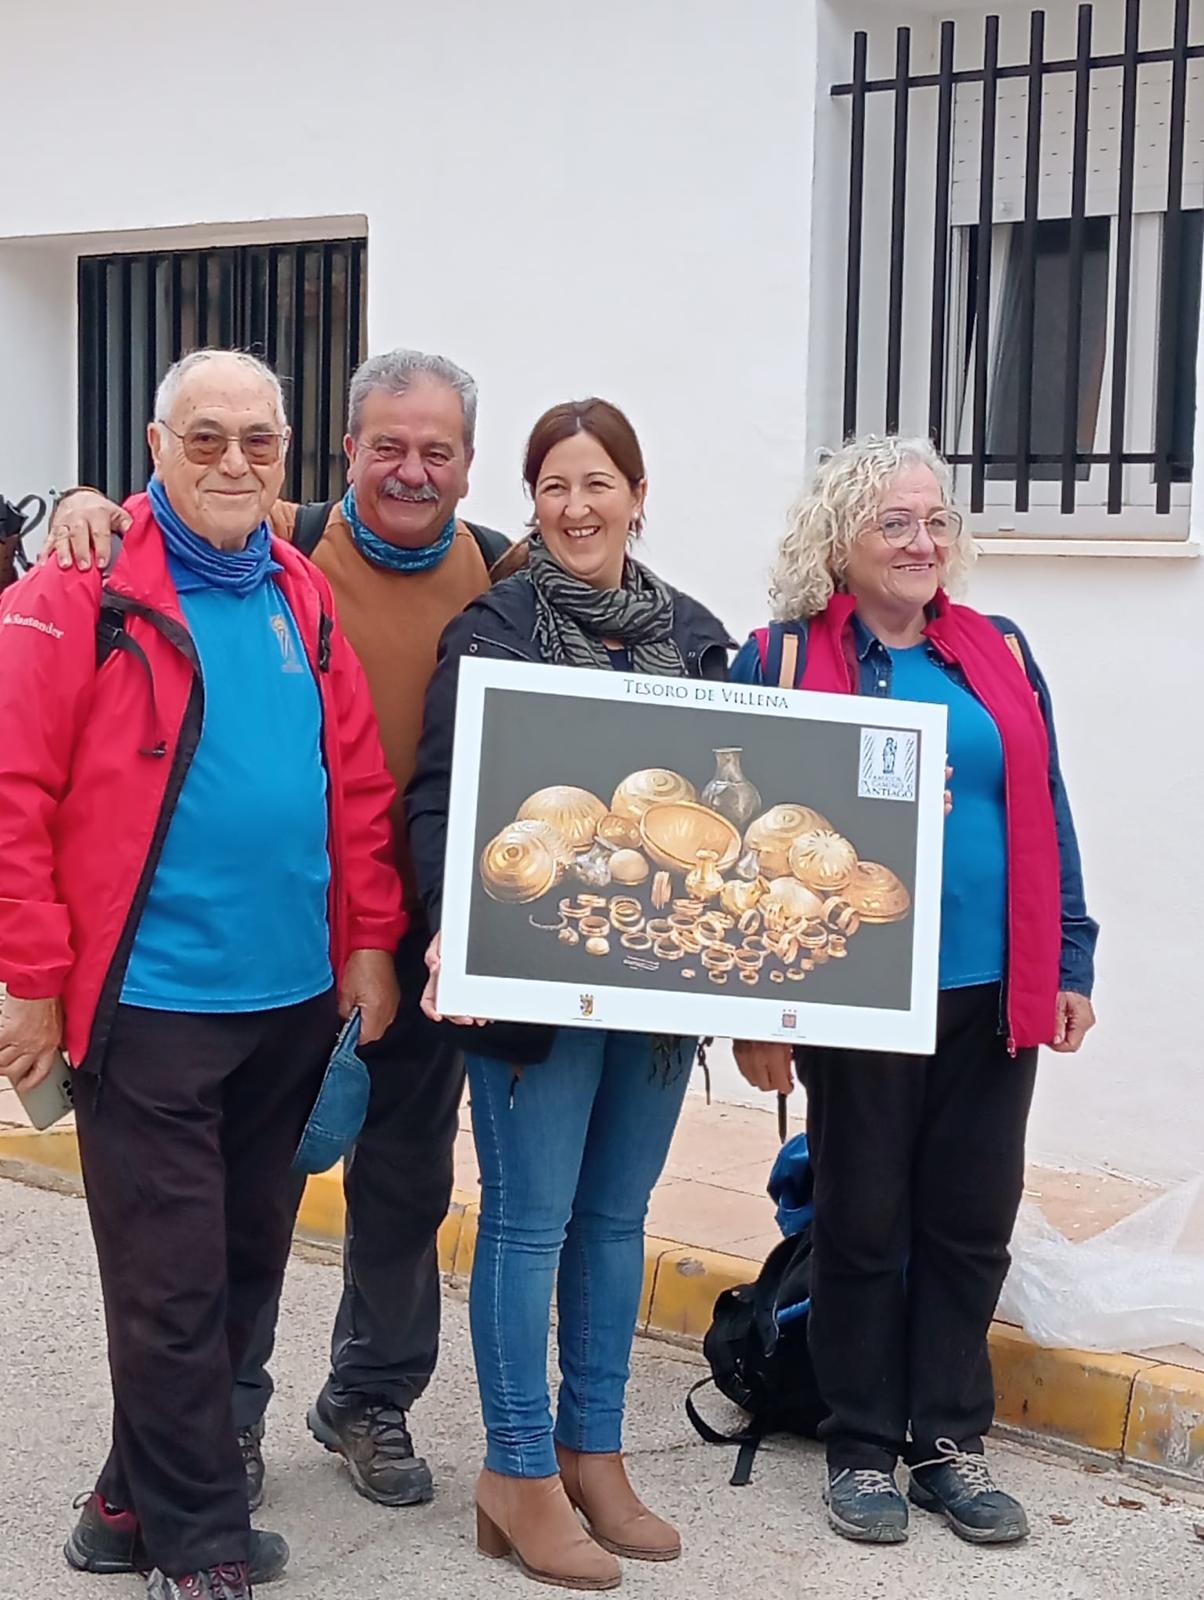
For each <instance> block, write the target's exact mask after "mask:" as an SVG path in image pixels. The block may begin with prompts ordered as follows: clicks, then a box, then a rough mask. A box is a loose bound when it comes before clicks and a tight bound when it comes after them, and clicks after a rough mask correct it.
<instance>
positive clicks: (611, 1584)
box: [477, 1467, 622, 1589]
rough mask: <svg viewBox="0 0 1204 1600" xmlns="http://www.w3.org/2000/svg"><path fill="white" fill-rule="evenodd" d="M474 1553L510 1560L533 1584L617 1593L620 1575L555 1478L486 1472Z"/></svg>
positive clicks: (479, 1494) (480, 1482) (479, 1499)
mask: <svg viewBox="0 0 1204 1600" xmlns="http://www.w3.org/2000/svg"><path fill="white" fill-rule="evenodd" d="M477 1549H478V1550H480V1552H481V1553H482V1555H487V1556H498V1557H501V1556H513V1557H514V1560H515V1563H516V1564H517V1566H518V1567H519V1569H520V1571H522V1572H523V1573H525V1574H526V1576H527V1577H528V1578H534V1579H535V1581H536V1582H537V1583H554V1584H556V1585H558V1586H559V1587H560V1588H561V1589H617V1588H618V1586H619V1581H620V1579H621V1577H622V1572H621V1570H620V1568H619V1563H618V1562H617V1561H616V1560H615V1558H614V1556H612V1555H608V1554H607V1553H606V1551H605V1550H602V1549H600V1548H599V1546H598V1545H597V1544H595V1543H594V1541H593V1540H592V1539H591V1538H590V1536H589V1534H588V1533H586V1531H585V1529H584V1528H583V1527H582V1526H581V1524H580V1522H579V1521H578V1520H577V1516H576V1513H575V1512H574V1510H573V1508H572V1506H571V1505H570V1504H569V1500H568V1496H567V1495H566V1494H565V1492H564V1485H563V1484H562V1483H561V1481H560V1478H559V1477H553V1478H507V1477H503V1476H502V1474H501V1473H500V1472H490V1470H489V1468H488V1467H486V1468H485V1469H484V1470H483V1471H482V1473H481V1476H480V1477H479V1478H478V1479H477Z"/></svg>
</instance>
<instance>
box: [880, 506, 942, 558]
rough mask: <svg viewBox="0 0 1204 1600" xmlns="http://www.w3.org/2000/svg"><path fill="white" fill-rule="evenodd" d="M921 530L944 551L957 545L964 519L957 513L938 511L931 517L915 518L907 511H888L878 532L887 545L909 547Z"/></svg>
mask: <svg viewBox="0 0 1204 1600" xmlns="http://www.w3.org/2000/svg"><path fill="white" fill-rule="evenodd" d="M921 528H926V529H927V530H928V537H929V538H930V539H931V540H932V542H933V544H934V545H936V546H937V547H938V548H940V549H944V548H946V547H947V546H949V545H951V544H956V543H957V538H958V535H959V534H960V533H961V531H962V519H961V516H960V515H959V514H958V512H956V511H936V512H934V513H933V514H932V516H930V517H913V516H910V515H909V514H908V513H907V512H906V511H888V512H887V514H886V516H884V517H883V518H882V521H881V522H880V523H879V524H878V532H879V533H880V534H881V535H882V537H883V538H884V539H885V540H886V542H887V544H894V545H909V544H911V542H912V540H913V539H914V538H915V537H916V535H917V534H918V533H919V531H920V529H921Z"/></svg>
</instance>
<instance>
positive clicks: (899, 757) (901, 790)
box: [857, 728, 920, 800]
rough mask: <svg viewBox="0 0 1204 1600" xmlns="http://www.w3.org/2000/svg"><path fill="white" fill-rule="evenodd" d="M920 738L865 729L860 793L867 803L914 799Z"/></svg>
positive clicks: (899, 731)
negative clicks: (870, 801) (868, 801)
mask: <svg viewBox="0 0 1204 1600" xmlns="http://www.w3.org/2000/svg"><path fill="white" fill-rule="evenodd" d="M919 742H920V741H919V736H918V735H917V734H915V733H909V732H907V731H906V730H904V729H900V728H862V730H861V761H860V763H859V765H858V768H857V793H858V794H859V795H860V796H861V798H862V799H863V800H914V799H915V797H916V757H917V752H918V748H919Z"/></svg>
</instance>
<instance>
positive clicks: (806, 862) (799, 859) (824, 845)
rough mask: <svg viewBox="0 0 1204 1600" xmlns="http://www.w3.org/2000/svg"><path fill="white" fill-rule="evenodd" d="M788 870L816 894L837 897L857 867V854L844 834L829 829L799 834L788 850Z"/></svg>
mask: <svg viewBox="0 0 1204 1600" xmlns="http://www.w3.org/2000/svg"><path fill="white" fill-rule="evenodd" d="M788 859H789V864H790V870H791V872H792V873H793V874H794V876H795V877H796V878H797V879H798V880H799V882H800V883H805V884H806V886H807V888H808V889H814V890H815V892H816V894H823V895H830V894H837V893H839V892H840V891H841V890H843V889H844V887H845V885H846V884H847V883H848V881H849V879H850V877H852V874H853V868H854V867H855V866H856V865H857V852H856V850H854V849H853V846H852V845H851V844H850V843H849V841H848V840H847V839H846V838H845V837H844V835H843V834H839V833H834V832H833V831H832V830H831V829H830V828H819V829H816V830H815V831H813V832H811V833H800V834H799V836H798V838H797V839H796V840H795V841H794V843H793V844H792V845H791V846H790V854H789V858H788Z"/></svg>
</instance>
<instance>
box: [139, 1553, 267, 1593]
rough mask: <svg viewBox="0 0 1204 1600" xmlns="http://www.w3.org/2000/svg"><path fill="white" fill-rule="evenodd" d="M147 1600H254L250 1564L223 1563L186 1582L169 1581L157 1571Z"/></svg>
mask: <svg viewBox="0 0 1204 1600" xmlns="http://www.w3.org/2000/svg"><path fill="white" fill-rule="evenodd" d="M146 1600H251V1580H250V1575H249V1574H248V1572H247V1563H246V1562H245V1561H223V1562H222V1563H221V1564H220V1566H216V1567H206V1568H205V1570H204V1572H189V1573H186V1574H185V1576H184V1577H182V1578H168V1577H165V1576H164V1574H163V1573H161V1572H160V1571H159V1569H158V1567H156V1568H155V1570H154V1571H153V1572H152V1573H151V1574H150V1576H149V1577H148V1578H147V1580H146Z"/></svg>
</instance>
